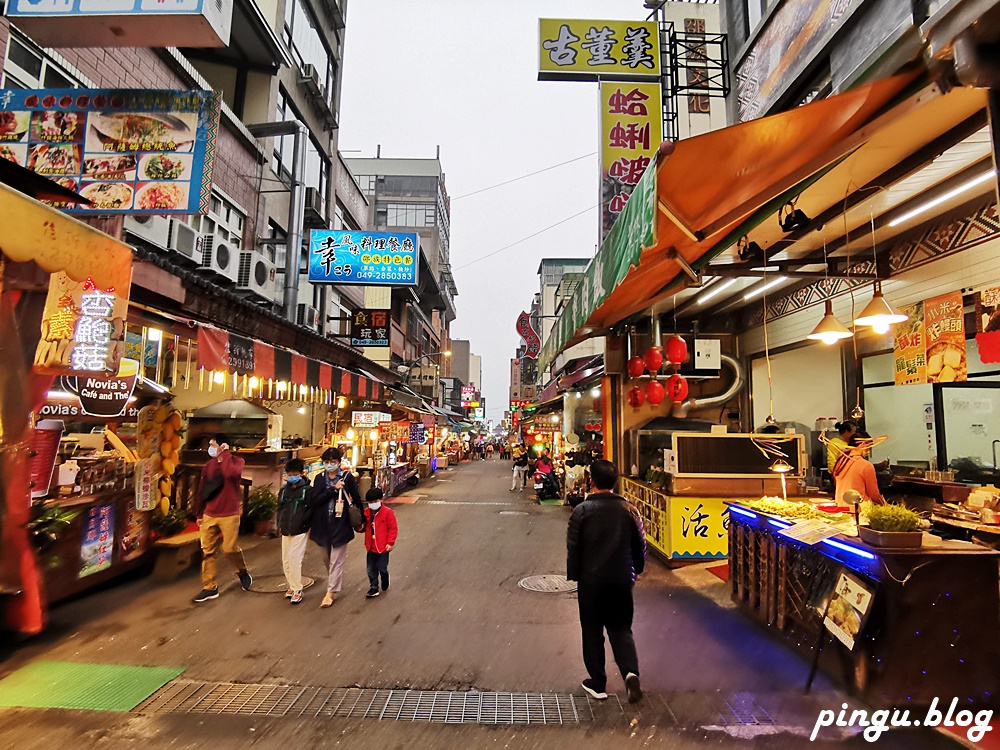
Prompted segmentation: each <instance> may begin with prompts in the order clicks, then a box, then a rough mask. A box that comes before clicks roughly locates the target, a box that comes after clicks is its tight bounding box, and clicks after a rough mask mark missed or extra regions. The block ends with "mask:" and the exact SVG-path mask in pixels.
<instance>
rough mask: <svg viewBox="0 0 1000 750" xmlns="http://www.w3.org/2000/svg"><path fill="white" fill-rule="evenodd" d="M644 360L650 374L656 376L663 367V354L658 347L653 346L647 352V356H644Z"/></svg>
mask: <svg viewBox="0 0 1000 750" xmlns="http://www.w3.org/2000/svg"><path fill="white" fill-rule="evenodd" d="M642 360H643V362H644V363H645V365H646V369H647V370H649V374H650V375H655V374H656V373H658V372H659V371H660V368H661V367H663V352H661V351H660V350H659V349H658V348H657V347H655V346H651V347H650V348H649V349H648V350H647V351H646V354H645V355H643V358H642Z"/></svg>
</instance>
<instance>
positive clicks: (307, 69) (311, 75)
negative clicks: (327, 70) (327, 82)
mask: <svg viewBox="0 0 1000 750" xmlns="http://www.w3.org/2000/svg"><path fill="white" fill-rule="evenodd" d="M299 85H301V86H302V88H304V89H305V90H306V93H307V94H308V95H309V96H319V95H320V92H321V90H322V87H321V86H320V82H319V71H318V70H316V66H315V65H303V66H302V68H301V69H300V70H299Z"/></svg>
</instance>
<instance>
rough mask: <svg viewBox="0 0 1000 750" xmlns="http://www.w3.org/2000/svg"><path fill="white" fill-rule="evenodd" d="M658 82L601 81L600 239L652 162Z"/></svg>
mask: <svg viewBox="0 0 1000 750" xmlns="http://www.w3.org/2000/svg"><path fill="white" fill-rule="evenodd" d="M662 110H663V107H662V94H661V90H660V84H659V82H656V83H621V82H615V81H604V82H602V83H601V240H602V241H603V240H604V238H605V237H607V235H608V232H610V231H611V227H613V226H614V224H615V221H616V220H617V219H618V216H619V214H621V212H622V211H623V210H624V209H625V204H626V203H627V202H628V199H629V197H630V196H631V195H632V191H633V190H634V189H635V186H636V185H638V184H639V180H640V179H641V178H642V175H643V174H644V173H645V172H646V168H647V167H648V166H649V165H650V164H651V163H652V162H653V160H654V158H655V155H656V149H657V148H659V145H660V140H661V136H662V131H663V126H662V121H663V111H662Z"/></svg>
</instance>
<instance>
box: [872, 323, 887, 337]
mask: <svg viewBox="0 0 1000 750" xmlns="http://www.w3.org/2000/svg"><path fill="white" fill-rule="evenodd" d="M872 330H873V331H875V333H881V334H886V333H889V324H888V323H887V322H885V321H884V320H878V321H876V322H875V323H872Z"/></svg>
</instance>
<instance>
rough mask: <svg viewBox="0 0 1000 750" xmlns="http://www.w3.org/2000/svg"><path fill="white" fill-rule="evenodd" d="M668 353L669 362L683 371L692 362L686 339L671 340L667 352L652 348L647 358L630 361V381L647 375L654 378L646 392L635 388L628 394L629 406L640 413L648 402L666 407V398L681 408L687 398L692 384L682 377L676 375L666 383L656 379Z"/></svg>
mask: <svg viewBox="0 0 1000 750" xmlns="http://www.w3.org/2000/svg"><path fill="white" fill-rule="evenodd" d="M664 353H666V361H667V362H669V363H670V364H671V365H672V366H674V367H678V368H679V367H680V365H682V364H683V363H684V362H686V361H687V358H688V347H687V342H686V341H685V340H684V338H683V337H682V336H671V337H670V338H669V339H667V343H666V347H665V348H664V349H663V350H661V349H660V348H659V347H656V346H652V347H650V348H649V349H647V350H646V353H645V354H644V355H643V356H641V357H639V356H635V357H632V358H631V359H629V361H628V365H627V369H628V374H629V377H631V378H640V377H642V376H643V375H644V374H645V373H647V372H648V373H649V374H650V375H651V376H652V379H651V380H650V381H649V382H648V383H647V384H646V387H645V389H643V388H640V387H639V386H635V387H634V388H632V389H631V390H630V391H629V392H628V403H629V405H630V406H631V407H633V408H635V409H638V408H639V407H641V406H642V405H643V404H644V403H645V402H646V401H649V403H650V404H651V405H653V406H656V405H658V404H661V403H663V400H664V399H665V398H669V399H670V400H671V401H672V402H673V403H677V404H679V403H681V402H683V401H684V399H685V398H687V395H688V382H687V380H686V379H685V378H683V377H682V376H681V375H678V374H676V373H675V374H673V375H671V376H670V377H669V378H667V380H666V381H660V380H657V379H656V376H657V375H658V374H659V372H660V369H661V368H662V367H663V364H664Z"/></svg>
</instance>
